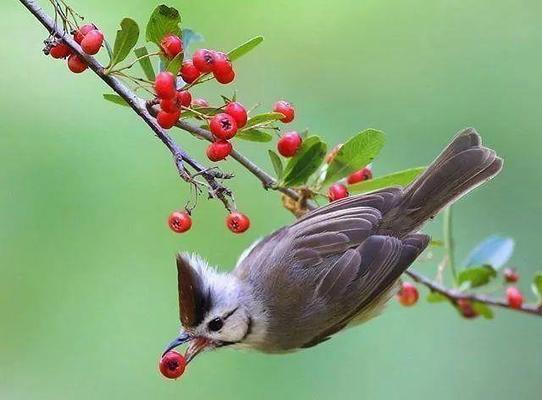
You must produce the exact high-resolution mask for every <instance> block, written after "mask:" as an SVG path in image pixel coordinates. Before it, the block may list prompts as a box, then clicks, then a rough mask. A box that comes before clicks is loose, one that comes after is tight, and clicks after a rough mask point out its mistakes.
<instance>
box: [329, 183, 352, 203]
mask: <svg viewBox="0 0 542 400" xmlns="http://www.w3.org/2000/svg"><path fill="white" fill-rule="evenodd" d="M327 197H328V198H329V201H335V200H339V199H344V198H345V197H348V190H347V189H346V186H344V185H342V184H340V183H334V184H333V185H331V186H330V187H329V189H328V191H327Z"/></svg>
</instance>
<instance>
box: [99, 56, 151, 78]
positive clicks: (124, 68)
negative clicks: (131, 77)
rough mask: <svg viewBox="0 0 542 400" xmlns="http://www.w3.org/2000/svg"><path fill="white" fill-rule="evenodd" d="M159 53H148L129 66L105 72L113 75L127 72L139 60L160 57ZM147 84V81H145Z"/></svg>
mask: <svg viewBox="0 0 542 400" xmlns="http://www.w3.org/2000/svg"><path fill="white" fill-rule="evenodd" d="M160 53H161V52H160V51H156V52H154V53H148V54H144V55H142V56H141V57H138V58H136V59H135V60H134V61H132V62H131V63H130V64H128V65H126V66H124V67H121V68H118V69H114V70H106V72H107V73H108V74H114V73H119V72H121V71H124V70H127V69H130V68H132V67H133V66H134V65H136V64H137V63H138V62H139V61H141V60H144V59H145V58H150V57H155V56H158V55H160ZM147 82H149V81H147Z"/></svg>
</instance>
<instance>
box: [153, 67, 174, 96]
mask: <svg viewBox="0 0 542 400" xmlns="http://www.w3.org/2000/svg"><path fill="white" fill-rule="evenodd" d="M154 91H155V92H156V96H158V97H159V98H161V99H173V98H174V97H175V96H176V95H177V91H176V90H175V76H174V75H173V74H172V73H171V72H165V71H162V72H160V73H159V74H158V75H156V79H155V80H154Z"/></svg>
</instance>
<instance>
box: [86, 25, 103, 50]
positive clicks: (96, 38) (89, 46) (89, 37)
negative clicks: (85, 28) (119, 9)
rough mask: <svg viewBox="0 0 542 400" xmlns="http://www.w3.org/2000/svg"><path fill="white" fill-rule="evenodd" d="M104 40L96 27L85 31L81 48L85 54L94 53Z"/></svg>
mask: <svg viewBox="0 0 542 400" xmlns="http://www.w3.org/2000/svg"><path fill="white" fill-rule="evenodd" d="M103 42H104V34H103V33H102V32H100V31H99V30H97V29H94V30H92V31H90V32H89V33H87V34H86V35H85V37H84V38H83V40H82V41H81V49H83V51H84V52H85V53H87V54H91V55H92V54H96V53H98V52H99V51H100V49H101V47H102V44H103Z"/></svg>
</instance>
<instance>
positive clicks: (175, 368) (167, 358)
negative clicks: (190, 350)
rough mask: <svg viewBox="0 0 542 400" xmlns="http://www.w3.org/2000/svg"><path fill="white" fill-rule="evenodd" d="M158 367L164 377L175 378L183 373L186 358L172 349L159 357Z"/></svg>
mask: <svg viewBox="0 0 542 400" xmlns="http://www.w3.org/2000/svg"><path fill="white" fill-rule="evenodd" d="M158 367H159V368H160V372H161V373H162V375H164V376H165V377H166V378H169V379H177V378H178V377H179V376H181V375H182V374H183V373H184V370H185V368H186V359H185V358H184V357H183V356H182V355H180V354H179V353H177V352H176V351H174V350H172V351H168V352H167V353H166V354H164V355H163V356H162V358H161V359H160V363H159V364H158Z"/></svg>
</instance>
